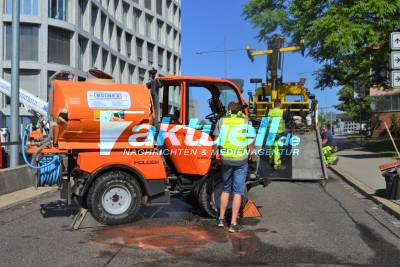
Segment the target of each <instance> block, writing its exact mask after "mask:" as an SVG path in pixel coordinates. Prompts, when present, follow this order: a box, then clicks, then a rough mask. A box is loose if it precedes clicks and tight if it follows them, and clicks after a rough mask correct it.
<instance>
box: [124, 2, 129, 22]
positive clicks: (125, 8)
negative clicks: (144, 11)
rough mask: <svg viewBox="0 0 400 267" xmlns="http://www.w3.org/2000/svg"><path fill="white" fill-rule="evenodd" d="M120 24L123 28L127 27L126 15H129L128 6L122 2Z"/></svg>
mask: <svg viewBox="0 0 400 267" xmlns="http://www.w3.org/2000/svg"><path fill="white" fill-rule="evenodd" d="M122 6H123V7H122V12H123V15H122V23H123V24H124V26H125V27H128V13H129V5H128V4H126V3H125V2H123V5H122Z"/></svg>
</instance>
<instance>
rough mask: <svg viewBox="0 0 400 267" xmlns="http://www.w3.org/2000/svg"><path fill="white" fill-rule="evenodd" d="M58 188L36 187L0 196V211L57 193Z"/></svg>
mask: <svg viewBox="0 0 400 267" xmlns="http://www.w3.org/2000/svg"><path fill="white" fill-rule="evenodd" d="M57 191H58V188H57V187H45V188H39V189H35V188H34V187H29V188H25V189H22V190H18V191H15V192H13V193H9V194H5V195H2V196H0V211H2V210H7V209H9V208H12V207H14V206H17V205H19V204H22V203H25V202H28V201H31V200H33V199H36V198H38V197H41V196H44V195H47V194H51V193H54V192H57Z"/></svg>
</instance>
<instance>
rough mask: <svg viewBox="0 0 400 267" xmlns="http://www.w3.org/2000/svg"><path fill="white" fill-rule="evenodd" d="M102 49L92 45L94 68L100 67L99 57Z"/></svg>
mask: <svg viewBox="0 0 400 267" xmlns="http://www.w3.org/2000/svg"><path fill="white" fill-rule="evenodd" d="M99 51H100V47H99V46H98V45H96V44H94V43H93V44H92V67H99V66H98V64H97V58H98V56H99Z"/></svg>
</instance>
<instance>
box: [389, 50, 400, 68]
mask: <svg viewBox="0 0 400 267" xmlns="http://www.w3.org/2000/svg"><path fill="white" fill-rule="evenodd" d="M390 67H391V68H392V69H393V70H399V69H400V51H393V52H392V54H391V60H390Z"/></svg>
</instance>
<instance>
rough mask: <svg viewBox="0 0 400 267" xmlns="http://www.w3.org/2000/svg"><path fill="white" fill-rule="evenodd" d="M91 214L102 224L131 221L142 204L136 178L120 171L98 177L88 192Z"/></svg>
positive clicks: (140, 191)
mask: <svg viewBox="0 0 400 267" xmlns="http://www.w3.org/2000/svg"><path fill="white" fill-rule="evenodd" d="M88 202H89V203H88V204H89V205H88V206H89V207H91V212H92V215H93V216H94V217H95V218H96V220H97V221H99V222H100V223H103V224H108V225H116V224H125V223H130V222H132V221H133V220H134V219H135V217H136V216H137V214H138V213H139V211H140V208H141V206H142V190H141V187H140V185H139V183H138V182H137V180H136V178H135V177H133V176H132V175H129V174H128V173H125V172H121V171H110V172H107V173H105V174H103V175H101V176H100V177H98V178H97V179H96V180H95V182H94V183H93V185H92V186H91V188H90V190H89V194H88Z"/></svg>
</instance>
